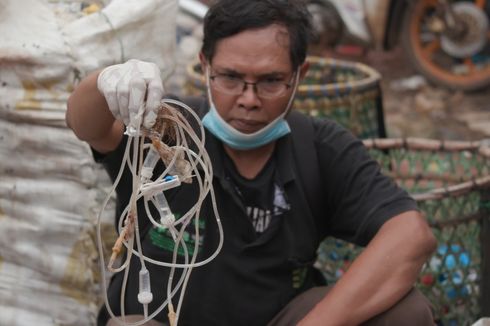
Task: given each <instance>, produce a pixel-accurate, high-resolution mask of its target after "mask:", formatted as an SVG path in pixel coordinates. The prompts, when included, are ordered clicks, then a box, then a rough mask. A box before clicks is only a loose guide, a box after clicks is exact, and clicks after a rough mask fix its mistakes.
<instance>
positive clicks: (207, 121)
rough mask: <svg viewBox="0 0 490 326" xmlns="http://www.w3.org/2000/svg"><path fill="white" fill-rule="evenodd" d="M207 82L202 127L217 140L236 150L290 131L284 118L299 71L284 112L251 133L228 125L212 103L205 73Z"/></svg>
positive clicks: (294, 91) (289, 105)
mask: <svg viewBox="0 0 490 326" xmlns="http://www.w3.org/2000/svg"><path fill="white" fill-rule="evenodd" d="M206 77H207V82H208V99H209V105H210V108H209V112H208V113H207V114H206V115H205V116H204V118H203V120H202V123H203V125H204V127H206V129H207V130H209V132H211V133H212V134H213V135H215V136H216V137H217V138H218V139H219V140H221V141H222V142H223V143H225V144H226V145H228V146H230V147H231V148H233V149H238V150H247V149H254V148H258V147H261V146H263V145H266V144H268V143H270V142H273V141H275V140H277V139H279V138H281V137H282V136H284V135H287V134H288V133H290V132H291V129H290V128H289V124H288V122H287V121H286V120H285V119H284V117H285V116H286V114H287V113H288V112H289V110H290V108H291V105H292V102H293V99H294V95H295V94H296V89H297V86H298V79H299V71H297V72H296V78H295V81H294V86H293V87H294V89H293V93H292V94H291V97H290V98H289V102H288V105H287V107H286V110H284V113H282V114H281V115H280V116H278V117H277V118H276V119H274V121H272V122H271V123H269V124H268V125H267V126H265V127H264V128H262V129H260V130H258V131H256V132H254V133H251V134H245V133H243V132H240V131H238V130H237V129H235V128H233V127H232V126H231V125H229V124H228V123H227V122H226V121H225V120H223V118H222V117H221V116H220V115H219V113H218V111H217V110H216V107H215V105H214V103H213V100H212V97H211V91H210V89H209V87H210V83H209V73H207V74H206Z"/></svg>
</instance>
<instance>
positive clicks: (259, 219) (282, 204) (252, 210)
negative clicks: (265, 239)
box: [247, 185, 289, 233]
mask: <svg viewBox="0 0 490 326" xmlns="http://www.w3.org/2000/svg"><path fill="white" fill-rule="evenodd" d="M287 210H289V204H288V203H287V201H286V198H285V197H284V192H283V191H282V189H281V188H280V187H279V186H277V185H275V187H274V202H273V211H274V213H272V212H271V210H269V209H262V208H260V207H252V206H248V207H247V215H248V217H249V218H250V220H251V221H252V225H253V226H254V229H255V232H257V233H262V232H264V231H265V229H267V227H268V226H269V224H270V223H271V219H272V216H278V215H280V214H282V213H283V212H284V211H287Z"/></svg>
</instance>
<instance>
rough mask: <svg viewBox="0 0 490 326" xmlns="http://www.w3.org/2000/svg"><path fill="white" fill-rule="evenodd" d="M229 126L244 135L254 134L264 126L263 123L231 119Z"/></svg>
mask: <svg viewBox="0 0 490 326" xmlns="http://www.w3.org/2000/svg"><path fill="white" fill-rule="evenodd" d="M230 125H232V126H233V127H234V128H235V129H237V130H238V131H240V132H243V133H246V134H251V133H254V132H256V131H258V130H260V129H262V128H263V127H264V126H265V124H264V123H263V122H260V121H254V120H246V119H233V120H231V121H230Z"/></svg>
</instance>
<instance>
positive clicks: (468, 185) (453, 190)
mask: <svg viewBox="0 0 490 326" xmlns="http://www.w3.org/2000/svg"><path fill="white" fill-rule="evenodd" d="M363 143H364V145H365V146H366V147H367V148H368V149H402V148H405V149H417V150H422V151H437V150H445V151H450V152H458V151H465V150H471V151H475V152H476V153H478V154H479V155H481V156H483V157H484V158H486V159H490V146H489V145H488V143H487V142H485V141H464V140H436V139H427V138H416V137H407V138H371V139H364V140H363ZM481 188H490V175H484V176H481V177H478V178H472V179H471V180H469V181H464V182H461V183H458V184H455V185H451V186H447V187H442V188H434V189H431V190H427V191H426V192H423V193H410V195H411V196H412V197H413V198H414V199H415V200H416V201H424V200H433V199H442V198H444V197H451V196H453V197H454V196H460V195H463V194H466V193H468V192H470V191H472V190H475V189H481Z"/></svg>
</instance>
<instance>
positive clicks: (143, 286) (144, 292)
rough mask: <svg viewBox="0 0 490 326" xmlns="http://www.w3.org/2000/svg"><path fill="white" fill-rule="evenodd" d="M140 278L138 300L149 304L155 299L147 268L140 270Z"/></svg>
mask: <svg viewBox="0 0 490 326" xmlns="http://www.w3.org/2000/svg"><path fill="white" fill-rule="evenodd" d="M139 280H140V283H139V285H140V288H139V290H140V291H139V293H138V301H139V303H141V304H149V303H150V302H151V301H152V300H153V294H152V293H151V286H150V273H149V272H148V270H147V269H146V268H142V269H141V270H140V273H139Z"/></svg>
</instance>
